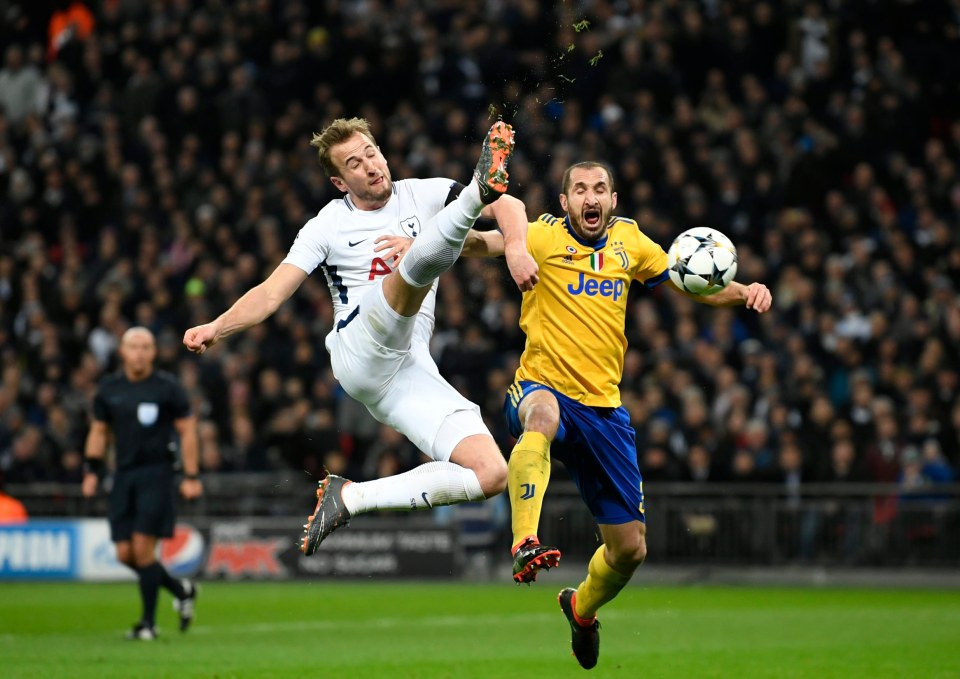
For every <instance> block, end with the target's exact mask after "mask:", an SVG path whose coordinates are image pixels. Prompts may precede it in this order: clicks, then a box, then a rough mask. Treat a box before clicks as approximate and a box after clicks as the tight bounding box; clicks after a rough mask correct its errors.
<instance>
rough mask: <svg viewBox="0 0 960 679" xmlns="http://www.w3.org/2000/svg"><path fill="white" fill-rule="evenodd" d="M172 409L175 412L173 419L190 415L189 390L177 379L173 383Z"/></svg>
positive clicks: (180, 418)
mask: <svg viewBox="0 0 960 679" xmlns="http://www.w3.org/2000/svg"><path fill="white" fill-rule="evenodd" d="M170 391H171V395H170V401H171V403H170V410H171V412H172V413H173V419H175V420H182V419H183V418H184V417H190V397H189V396H187V390H186V389H184V388H183V385H182V384H180V383H179V382H177V381H173V382H172V383H171V390H170Z"/></svg>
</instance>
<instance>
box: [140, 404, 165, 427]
mask: <svg viewBox="0 0 960 679" xmlns="http://www.w3.org/2000/svg"><path fill="white" fill-rule="evenodd" d="M159 414H160V406H158V405H157V404H156V403H141V404H139V405H138V406H137V421H138V422H140V424H142V425H143V426H144V427H152V426H153V425H155V424H156V423H157V415H159Z"/></svg>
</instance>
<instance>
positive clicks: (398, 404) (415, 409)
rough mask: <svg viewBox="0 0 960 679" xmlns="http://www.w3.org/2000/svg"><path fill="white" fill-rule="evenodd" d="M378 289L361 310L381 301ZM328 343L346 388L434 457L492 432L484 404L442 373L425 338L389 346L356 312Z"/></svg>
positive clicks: (332, 362)
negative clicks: (404, 345)
mask: <svg viewBox="0 0 960 679" xmlns="http://www.w3.org/2000/svg"><path fill="white" fill-rule="evenodd" d="M378 292H379V291H375V290H371V291H370V292H369V293H368V294H367V296H366V298H365V299H364V301H363V303H361V305H360V314H363V313H365V312H366V311H367V310H366V309H365V307H366V306H367V305H368V304H377V303H382V297H380V295H379V294H378ZM370 298H374V299H373V300H371V299H370ZM376 298H380V299H376ZM391 311H392V310H391ZM381 319H382V316H381ZM387 330H388V332H389V329H387ZM326 346H327V351H329V352H330V365H331V367H332V368H333V374H334V375H335V376H336V378H337V380H338V381H339V382H340V385H341V386H342V387H343V388H344V390H345V391H346V392H347V393H348V394H350V396H352V397H353V398H355V399H356V400H357V401H359V402H360V403H362V404H363V405H365V406H366V407H367V410H369V411H370V414H371V415H373V416H374V417H375V418H376V419H377V420H379V421H380V422H382V423H384V424H386V425H389V426H391V427H393V428H394V429H396V430H397V431H399V432H400V433H401V434H403V435H405V436H406V437H407V438H408V439H410V441H411V442H412V443H413V444H414V445H415V446H416V447H417V448H419V449H420V450H422V451H423V452H424V453H426V455H427V456H429V457H430V458H432V459H434V460H437V461H447V460H449V459H450V454H451V453H452V452H453V449H454V448H455V447H456V446H457V444H458V443H460V441H462V440H463V439H465V438H467V437H468V436H473V435H475V434H486V435H487V436H490V430H489V429H487V426H486V425H485V424H484V422H483V418H482V417H481V416H480V408H479V407H478V406H477V405H476V404H474V403H472V402H471V401H469V400H467V399H466V398H464V397H463V395H461V394H460V392H458V391H457V390H456V389H454V388H453V387H452V386H451V385H450V384H449V383H448V382H447V381H446V380H444V379H443V377H441V376H440V371H439V369H438V368H437V364H436V363H434V361H433V357H431V356H430V352H429V350H428V348H427V346H426V345H425V344H424V343H423V342H413V345H412V347H411V348H410V349H408V350H405V351H401V350H397V349H390V348H387V347H385V346H383V345H382V344H380V343H379V342H377V341H376V340H375V339H374V338H373V336H372V335H371V332H370V330H368V328H367V327H366V326H365V324H364V323H363V322H361V319H360V318H359V317H358V318H354V319H353V320H352V321H351V322H349V323H348V324H347V325H345V326H344V327H342V328H340V329H339V330H334V331H333V332H331V333H330V334H329V335H327V340H326Z"/></svg>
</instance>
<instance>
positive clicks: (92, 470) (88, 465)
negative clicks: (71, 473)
mask: <svg viewBox="0 0 960 679" xmlns="http://www.w3.org/2000/svg"><path fill="white" fill-rule="evenodd" d="M104 468H105V465H104V464H103V458H102V457H86V458H84V460H83V471H84V473H86V474H96V475H97V478H100V477H102V476H103V472H104Z"/></svg>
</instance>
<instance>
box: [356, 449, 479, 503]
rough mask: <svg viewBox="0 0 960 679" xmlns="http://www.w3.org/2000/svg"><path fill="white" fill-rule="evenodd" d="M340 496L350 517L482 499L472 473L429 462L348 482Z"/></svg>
mask: <svg viewBox="0 0 960 679" xmlns="http://www.w3.org/2000/svg"><path fill="white" fill-rule="evenodd" d="M341 497H342V498H343V505H344V507H346V508H347V511H348V512H350V514H351V515H356V514H362V513H364V512H371V511H375V510H378V509H391V510H401V511H402V510H406V511H409V510H413V509H429V508H430V507H440V506H443V505H455V504H458V503H460V502H468V501H471V500H483V499H484V495H483V490H481V488H480V481H479V480H478V479H477V475H476V474H475V473H474V472H473V470H472V469H467V468H466V467H461V466H460V465H458V464H454V463H453V462H428V463H427V464H422V465H420V466H419V467H417V468H416V469H411V470H410V471H408V472H404V473H403V474H397V475H396V476H388V477H386V478H384V479H377V480H375V481H364V482H362V483H348V484H347V485H346V486H344V487H343V492H342V494H341Z"/></svg>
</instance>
